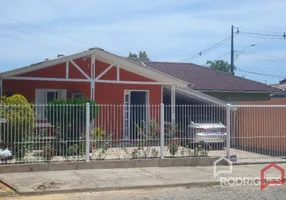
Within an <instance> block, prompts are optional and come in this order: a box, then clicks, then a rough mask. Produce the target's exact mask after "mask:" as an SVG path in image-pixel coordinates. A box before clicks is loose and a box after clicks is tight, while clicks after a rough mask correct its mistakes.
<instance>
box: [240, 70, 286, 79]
mask: <svg viewBox="0 0 286 200" xmlns="http://www.w3.org/2000/svg"><path fill="white" fill-rule="evenodd" d="M236 71H240V72H245V73H249V74H255V75H260V76H268V77H272V78H277V79H282V78H284V76H281V75H276V74H263V73H259V72H252V71H247V70H243V69H236Z"/></svg>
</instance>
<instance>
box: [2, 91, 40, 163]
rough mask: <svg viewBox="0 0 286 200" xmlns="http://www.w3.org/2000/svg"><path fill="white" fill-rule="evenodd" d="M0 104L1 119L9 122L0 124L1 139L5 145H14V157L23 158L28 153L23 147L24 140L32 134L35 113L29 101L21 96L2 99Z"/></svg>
mask: <svg viewBox="0 0 286 200" xmlns="http://www.w3.org/2000/svg"><path fill="white" fill-rule="evenodd" d="M0 104H1V106H0V117H1V118H4V119H6V120H7V123H4V124H0V126H1V131H2V135H1V139H2V141H4V143H13V144H14V146H13V149H12V153H13V155H15V156H16V157H19V158H21V157H23V156H24V155H25V152H26V149H25V148H24V145H22V142H23V138H26V137H27V135H29V134H31V133H32V132H33V129H34V126H35V117H36V115H35V112H34V110H33V108H32V106H31V105H30V104H29V102H28V101H27V99H26V98H25V97H24V96H22V95H20V94H14V95H12V96H10V97H5V96H4V97H1V100H0Z"/></svg>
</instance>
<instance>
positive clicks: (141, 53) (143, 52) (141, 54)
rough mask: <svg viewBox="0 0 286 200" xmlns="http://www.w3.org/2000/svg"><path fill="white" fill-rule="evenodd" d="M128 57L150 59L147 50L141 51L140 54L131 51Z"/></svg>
mask: <svg viewBox="0 0 286 200" xmlns="http://www.w3.org/2000/svg"><path fill="white" fill-rule="evenodd" d="M128 58H141V59H144V60H149V58H148V55H147V52H146V51H139V53H138V54H136V53H132V52H130V53H129V56H128Z"/></svg>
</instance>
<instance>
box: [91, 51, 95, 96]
mask: <svg viewBox="0 0 286 200" xmlns="http://www.w3.org/2000/svg"><path fill="white" fill-rule="evenodd" d="M90 77H91V82H90V99H91V100H95V82H94V80H95V55H91V67H90Z"/></svg>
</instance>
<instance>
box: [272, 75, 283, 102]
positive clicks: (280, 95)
mask: <svg viewBox="0 0 286 200" xmlns="http://www.w3.org/2000/svg"><path fill="white" fill-rule="evenodd" d="M272 87H275V88H277V89H280V90H282V91H283V93H281V94H276V95H273V96H272V97H271V98H273V99H274V98H276V99H277V98H286V79H283V80H281V81H280V84H273V85H272ZM285 103H286V101H285Z"/></svg>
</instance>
